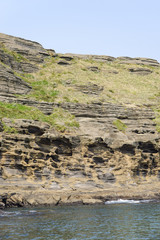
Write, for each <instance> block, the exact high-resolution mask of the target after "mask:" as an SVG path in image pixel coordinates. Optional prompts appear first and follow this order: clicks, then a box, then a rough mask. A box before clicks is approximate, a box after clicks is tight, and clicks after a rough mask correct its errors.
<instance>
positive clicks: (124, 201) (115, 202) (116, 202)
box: [105, 199, 150, 204]
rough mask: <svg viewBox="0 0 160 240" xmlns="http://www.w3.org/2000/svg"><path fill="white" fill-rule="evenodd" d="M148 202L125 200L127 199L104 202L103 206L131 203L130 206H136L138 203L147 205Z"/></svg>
mask: <svg viewBox="0 0 160 240" xmlns="http://www.w3.org/2000/svg"><path fill="white" fill-rule="evenodd" d="M147 202H150V200H127V199H118V200H112V201H106V202H105V204H125V203H127V204H128V203H132V204H138V203H147Z"/></svg>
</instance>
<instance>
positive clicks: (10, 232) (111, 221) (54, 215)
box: [0, 200, 160, 240]
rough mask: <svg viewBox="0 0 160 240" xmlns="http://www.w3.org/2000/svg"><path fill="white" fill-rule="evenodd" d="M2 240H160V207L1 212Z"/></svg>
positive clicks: (128, 204) (124, 204)
mask: <svg viewBox="0 0 160 240" xmlns="http://www.w3.org/2000/svg"><path fill="white" fill-rule="evenodd" d="M0 239H2V240H5V239H11V240H31V239H32V240H52V239H54V240H56V239H62V240H89V239H91V240H93V239H96V240H101V239H104V240H106V239H108V240H109V239H112V240H120V239H123V240H135V239H136V240H142V239H145V240H146V239H147V240H160V203H159V202H147V201H144V202H140V201H132V200H131V201H123V200H119V201H111V202H106V204H105V205H94V206H87V205H86V206H57V207H46V208H34V209H33V208H30V209H27V208H16V209H8V210H5V211H0Z"/></svg>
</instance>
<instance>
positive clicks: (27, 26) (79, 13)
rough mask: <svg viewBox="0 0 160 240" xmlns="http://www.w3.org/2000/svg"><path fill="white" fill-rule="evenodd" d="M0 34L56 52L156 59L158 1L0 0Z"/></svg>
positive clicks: (159, 40) (159, 56) (159, 52)
mask: <svg viewBox="0 0 160 240" xmlns="http://www.w3.org/2000/svg"><path fill="white" fill-rule="evenodd" d="M0 12H1V13H0V28H1V29H0V32H2V33H6V34H9V35H14V36H18V37H22V38H26V39H30V40H34V41H37V42H39V43H41V44H42V45H43V46H44V47H45V48H51V49H54V50H55V51H56V52H58V53H68V52H70V53H81V54H103V55H110V56H114V57H118V56H130V57H149V58H154V59H157V60H158V61H160V0H0Z"/></svg>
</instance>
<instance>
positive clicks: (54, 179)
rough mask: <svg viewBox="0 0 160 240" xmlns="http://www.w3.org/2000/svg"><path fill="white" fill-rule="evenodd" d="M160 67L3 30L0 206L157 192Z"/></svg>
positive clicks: (159, 178)
mask: <svg viewBox="0 0 160 240" xmlns="http://www.w3.org/2000/svg"><path fill="white" fill-rule="evenodd" d="M159 82H160V64H159V63H158V62H157V61H156V60H154V59H149V58H129V57H119V58H114V57H110V56H96V55H79V54H57V53H56V52H55V51H54V50H52V49H49V50H48V49H44V48H43V47H42V46H41V45H40V44H39V43H36V42H33V41H29V40H25V39H21V38H17V37H13V36H8V35H5V34H0V207H1V208H4V207H14V206H30V205H31V206H32V205H40V204H42V205H47V204H48V205H50V204H54V205H58V204H73V203H74V204H76V203H82V204H94V203H98V204H100V203H104V202H105V201H107V200H108V199H118V198H130V199H159V197H160V133H159V130H160V114H159V112H160V99H159V96H160V88H159V86H160V85H159Z"/></svg>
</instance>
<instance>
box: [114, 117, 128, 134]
mask: <svg viewBox="0 0 160 240" xmlns="http://www.w3.org/2000/svg"><path fill="white" fill-rule="evenodd" d="M113 125H114V126H116V128H117V129H118V130H119V131H121V132H125V131H126V128H127V125H126V124H125V123H123V122H122V121H121V120H119V119H116V120H114V121H113Z"/></svg>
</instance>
